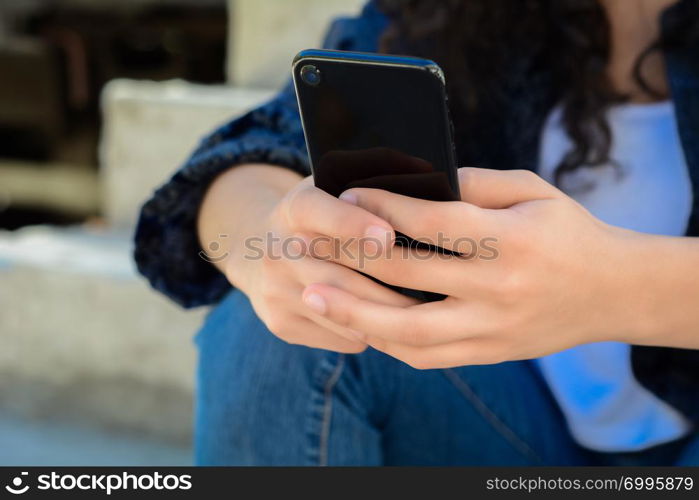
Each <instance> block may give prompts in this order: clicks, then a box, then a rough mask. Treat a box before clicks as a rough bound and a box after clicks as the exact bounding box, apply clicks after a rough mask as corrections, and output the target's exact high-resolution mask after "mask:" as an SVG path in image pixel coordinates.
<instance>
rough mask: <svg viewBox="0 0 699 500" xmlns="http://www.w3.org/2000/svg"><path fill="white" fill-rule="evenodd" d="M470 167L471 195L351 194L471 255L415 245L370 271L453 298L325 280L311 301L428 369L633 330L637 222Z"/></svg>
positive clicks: (412, 232)
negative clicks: (406, 295) (365, 291)
mask: <svg viewBox="0 0 699 500" xmlns="http://www.w3.org/2000/svg"><path fill="white" fill-rule="evenodd" d="M459 177H460V185H461V194H462V201H461V202H430V201H424V200H419V199H415V198H408V197H405V196H400V195H396V194H392V193H389V192H387V191H382V190H375V189H352V190H350V191H347V192H346V193H344V194H343V196H342V198H343V199H344V200H345V201H350V202H353V203H355V204H356V205H357V206H358V207H361V208H363V209H366V210H368V211H369V212H371V213H373V214H376V215H377V216H379V217H381V218H382V219H383V220H385V221H387V222H388V223H390V224H391V226H392V227H393V228H394V229H395V230H396V231H400V232H402V233H405V234H407V235H409V236H412V237H413V238H416V239H421V240H428V241H431V242H433V243H434V242H439V243H440V244H441V245H442V246H444V247H446V248H449V249H451V250H455V251H457V252H461V253H462V254H464V255H463V256H461V257H454V256H452V257H451V258H447V257H445V256H443V255H442V256H440V255H437V254H431V255H429V254H426V253H425V252H424V251H418V250H414V249H413V250H411V251H409V252H407V253H405V252H399V251H393V252H391V253H390V254H387V255H386V256H382V257H380V258H376V259H365V260H364V263H363V267H362V268H361V270H362V271H363V272H365V273H367V274H369V275H371V276H374V277H376V278H378V279H380V280H381V281H384V282H387V283H390V284H394V285H399V286H404V287H410V288H414V289H420V290H429V291H433V292H438V293H442V294H445V295H448V297H447V298H446V299H445V300H444V301H441V302H433V303H426V304H416V305H407V306H406V305H397V304H384V303H379V302H377V301H374V300H372V299H369V298H367V297H359V296H357V295H355V294H353V293H352V292H351V291H349V290H347V289H346V288H345V289H343V288H341V287H338V286H337V284H336V283H329V282H327V281H324V280H318V282H317V283H314V284H311V285H309V286H307V287H306V289H305V290H304V292H303V298H304V301H305V303H306V304H307V306H308V308H309V310H311V311H314V312H315V313H316V314H318V315H322V316H323V317H325V318H327V319H328V320H330V321H332V322H333V323H334V324H335V325H337V326H338V327H341V328H345V329H349V330H354V331H356V332H358V333H357V334H358V335H359V336H360V338H361V339H363V340H364V341H365V342H366V343H368V344H369V345H371V346H373V347H375V348H376V349H378V350H381V351H383V352H385V353H387V354H390V355H392V356H394V357H396V358H398V359H401V360H403V361H405V362H406V363H408V364H409V365H411V366H414V367H416V368H444V367H452V366H461V365H470V364H490V363H498V362H503V361H507V360H517V359H526V358H533V357H539V356H543V355H546V354H550V353H553V352H556V351H560V350H563V349H566V348H569V347H572V346H575V345H578V344H582V343H587V342H594V341H604V340H625V336H627V335H630V333H629V332H630V330H631V329H632V328H633V325H634V311H635V307H636V306H638V303H637V302H635V301H634V288H637V287H638V288H641V285H640V284H639V283H637V282H636V281H634V276H635V275H634V274H633V273H632V272H631V270H632V268H633V266H632V265H630V264H629V261H630V257H629V256H630V253H631V252H629V251H628V249H629V248H630V247H631V246H632V245H630V244H629V240H634V238H635V236H634V235H635V234H636V233H631V232H630V231H624V230H621V229H618V228H614V227H612V226H609V225H606V224H604V223H603V222H601V221H599V220H598V219H596V218H595V217H593V216H592V215H591V214H590V213H589V212H588V211H587V210H585V209H584V208H583V207H582V206H581V205H579V204H578V203H576V202H575V201H574V200H572V199H571V198H569V197H568V196H566V195H565V194H564V193H562V192H561V191H559V190H558V189H556V188H555V187H553V186H551V185H550V184H548V183H546V182H544V181H543V180H542V179H540V178H539V177H538V176H536V175H535V174H533V173H530V172H526V171H493V170H484V169H474V168H464V169H460V172H459ZM440 236H441V239H440ZM445 238H446V240H445ZM465 238H469V239H468V240H466V239H465ZM486 238H494V240H486ZM473 241H475V242H477V243H478V244H479V245H480V246H481V248H479V249H477V251H476V252H474V251H473V248H472V242H473ZM484 241H489V242H490V243H489V244H488V245H487V246H488V248H490V247H495V248H496V252H497V255H496V258H492V257H493V256H494V255H493V252H492V249H491V250H487V251H484V246H483V245H481V244H482V243H483V242H484ZM324 251H328V249H324ZM337 262H338V263H340V264H343V265H345V266H347V267H351V268H355V269H359V263H358V262H357V261H352V260H351V259H347V258H344V257H342V258H340V259H337Z"/></svg>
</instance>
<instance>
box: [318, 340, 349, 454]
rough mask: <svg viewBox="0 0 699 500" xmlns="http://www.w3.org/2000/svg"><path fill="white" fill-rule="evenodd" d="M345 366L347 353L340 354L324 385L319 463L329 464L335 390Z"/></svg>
mask: <svg viewBox="0 0 699 500" xmlns="http://www.w3.org/2000/svg"><path fill="white" fill-rule="evenodd" d="M344 366H345V355H344V354H338V356H337V363H336V364H335V367H334V368H333V370H332V372H331V373H330V376H329V377H328V379H327V381H326V382H325V384H324V386H323V416H322V419H321V426H320V443H319V450H318V465H319V466H321V467H322V466H326V465H328V451H329V441H330V423H331V420H332V412H333V397H332V396H333V390H334V389H335V386H336V385H337V382H338V381H339V380H340V375H342V370H343V369H344Z"/></svg>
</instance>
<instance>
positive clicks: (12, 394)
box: [0, 0, 363, 465]
mask: <svg viewBox="0 0 699 500" xmlns="http://www.w3.org/2000/svg"><path fill="white" fill-rule="evenodd" d="M362 3H363V0H111V1H110V0H0V465H82V464H85V465H86V464H89V465H186V464H190V463H191V429H192V393H193V387H194V365H195V360H196V352H195V350H194V346H193V343H192V336H193V334H194V333H195V332H196V330H197V328H198V326H199V325H200V323H201V321H202V319H203V317H204V315H205V313H206V311H205V310H197V311H190V312H185V311H183V310H180V309H178V308H177V307H176V306H175V305H173V304H171V303H169V302H168V301H167V299H165V298H163V297H161V296H159V295H157V294H156V293H155V292H153V291H151V290H150V288H149V287H148V285H147V283H145V281H144V280H143V279H142V278H141V277H140V276H138V275H137V274H136V272H135V268H134V265H133V263H132V261H131V250H132V244H131V233H132V231H133V227H134V224H135V222H136V217H137V214H138V210H139V207H140V205H141V203H142V202H143V201H144V200H145V199H146V198H147V197H148V196H149V194H150V192H151V191H152V190H153V189H154V188H156V187H157V186H158V185H159V184H161V183H162V182H163V181H164V180H165V179H166V178H167V177H168V176H169V175H170V174H171V173H172V172H173V170H174V169H175V168H177V166H178V165H179V164H180V163H182V161H184V160H185V159H186V156H187V155H188V153H189V152H190V151H191V150H192V149H193V148H194V147H195V145H196V143H197V141H198V140H199V139H200V138H201V136H202V135H204V134H205V133H206V132H208V131H210V130H212V129H213V128H214V127H216V126H217V125H219V124H221V123H223V122H225V121H227V120H229V119H231V118H234V117H235V116H237V115H240V114H241V113H243V112H245V111H246V110H248V109H250V108H251V107H254V106H256V105H258V104H260V103H261V102H263V101H265V100H266V99H268V98H270V97H271V96H272V95H273V94H274V89H276V88H278V87H279V85H281V84H282V82H283V81H284V80H285V79H286V78H287V76H288V68H289V67H290V63H291V59H292V57H293V55H294V54H295V53H296V52H297V51H298V50H300V49H303V48H309V47H315V46H318V45H319V42H320V40H321V39H322V34H323V33H324V31H325V29H326V27H327V25H328V22H329V21H330V19H331V18H332V17H335V16H338V15H352V14H354V13H356V12H357V11H358V10H359V9H360V8H361V5H362Z"/></svg>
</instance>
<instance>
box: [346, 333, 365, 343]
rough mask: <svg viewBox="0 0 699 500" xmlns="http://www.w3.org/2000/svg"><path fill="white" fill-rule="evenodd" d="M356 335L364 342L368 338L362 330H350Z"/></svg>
mask: <svg viewBox="0 0 699 500" xmlns="http://www.w3.org/2000/svg"><path fill="white" fill-rule="evenodd" d="M348 331H349V332H350V333H351V334H352V335H353V336H354V337H356V338H357V340H360V341H362V342H364V341H365V340H366V335H365V334H363V333H362V332H358V331H357V330H348Z"/></svg>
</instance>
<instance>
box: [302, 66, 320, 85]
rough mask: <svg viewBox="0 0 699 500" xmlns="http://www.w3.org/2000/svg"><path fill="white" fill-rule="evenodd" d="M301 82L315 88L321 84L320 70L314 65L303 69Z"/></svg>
mask: <svg viewBox="0 0 699 500" xmlns="http://www.w3.org/2000/svg"><path fill="white" fill-rule="evenodd" d="M301 80H303V81H304V82H305V83H307V84H308V85H312V86H314V87H315V86H316V85H318V84H319V83H320V70H319V69H318V68H316V67H315V66H313V65H312V64H307V65H306V66H304V67H302V68H301Z"/></svg>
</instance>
